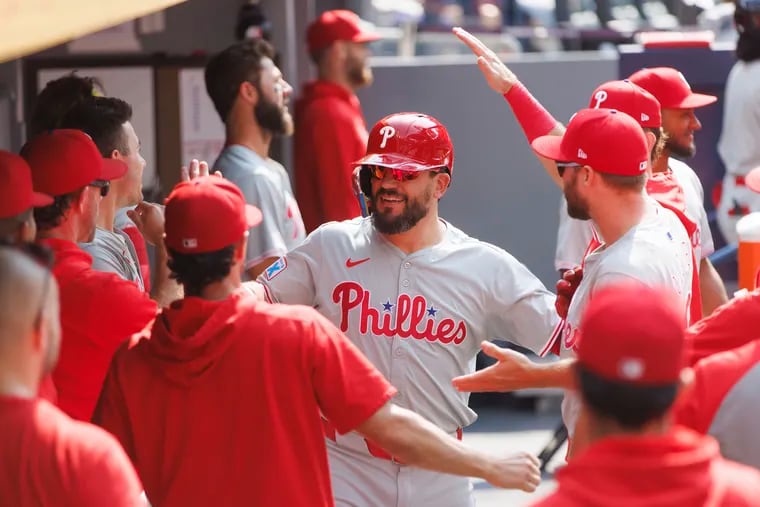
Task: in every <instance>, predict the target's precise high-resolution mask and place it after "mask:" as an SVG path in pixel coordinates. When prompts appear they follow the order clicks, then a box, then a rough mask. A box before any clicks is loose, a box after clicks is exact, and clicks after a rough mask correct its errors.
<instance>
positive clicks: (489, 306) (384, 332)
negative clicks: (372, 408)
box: [259, 218, 558, 506]
mask: <svg viewBox="0 0 760 507" xmlns="http://www.w3.org/2000/svg"><path fill="white" fill-rule="evenodd" d="M442 222H443V221H442ZM443 223H444V225H445V226H446V233H445V237H444V239H443V241H441V242H440V243H439V244H436V245H434V246H431V247H429V248H425V249H422V250H420V251H417V252H414V253H411V254H406V253H404V252H402V251H401V250H399V249H398V248H397V247H395V246H394V245H393V244H391V243H390V242H389V241H388V240H387V239H385V238H384V237H383V236H382V235H381V234H379V233H378V232H377V231H376V230H375V229H374V227H373V225H372V219H371V218H356V219H353V220H349V221H345V222H331V223H328V224H325V225H323V226H321V227H320V228H318V229H317V230H315V231H314V232H312V233H311V234H310V235H309V236H308V237H307V238H306V240H305V241H304V243H303V244H301V245H300V246H299V247H297V248H295V249H294V250H292V251H290V252H289V253H288V254H287V255H286V256H285V257H283V258H281V259H280V260H278V261H277V262H275V263H274V264H273V265H272V266H270V267H269V268H268V269H267V270H266V271H265V272H264V273H263V274H262V275H261V276H260V277H259V281H260V282H261V283H262V284H263V285H264V287H265V289H266V291H267V294H268V297H269V298H270V299H271V300H272V301H274V302H280V303H291V304H304V305H310V306H314V307H315V308H317V309H318V310H319V311H320V312H321V313H322V314H323V315H325V316H326V317H327V318H328V319H330V321H332V322H333V323H334V324H335V325H336V326H337V327H339V328H340V329H341V330H342V331H343V332H344V333H346V335H347V336H348V337H349V338H350V339H351V341H353V342H354V344H356V345H357V346H358V347H359V348H360V349H361V351H362V352H363V353H364V354H365V355H366V356H367V358H368V359H369V360H370V361H371V362H372V363H373V364H374V365H375V366H376V367H377V368H378V369H379V370H380V371H381V372H382V373H383V375H385V377H386V378H387V379H389V380H390V382H391V383H392V384H393V385H394V386H395V387H396V388H397V389H398V391H399V394H398V395H397V397H396V399H395V400H394V401H395V403H397V404H398V405H400V406H402V407H405V408H408V409H411V410H413V411H415V412H417V413H418V414H420V415H422V416H423V417H425V418H427V419H428V420H430V421H432V422H433V423H435V424H436V425H438V426H439V427H440V428H441V429H443V430H444V431H446V432H448V433H451V434H454V433H455V432H456V431H457V429H458V428H462V427H465V426H468V425H469V424H471V423H472V422H473V421H474V420H475V418H476V414H475V413H474V412H473V411H472V410H471V409H470V408H469V407H468V406H467V402H468V399H469V395H468V394H467V393H460V392H457V391H456V390H455V389H454V388H453V387H452V385H451V379H452V378H453V377H456V376H458V375H463V374H466V373H471V372H473V371H474V369H475V356H476V354H477V352H478V351H479V348H480V343H481V342H482V341H483V340H491V339H504V340H509V341H512V342H514V343H518V344H520V345H522V346H524V347H527V348H529V349H532V350H534V351H538V350H540V348H541V346H542V345H543V343H545V341H546V339H547V338H548V337H549V335H550V334H551V331H552V330H553V328H554V327H555V325H556V323H557V322H558V317H557V315H556V312H555V309H554V295H553V294H552V293H550V292H549V291H547V290H546V288H545V287H544V286H543V284H542V283H541V282H540V281H539V280H538V278H536V276H535V275H533V274H532V273H531V272H530V271H529V270H528V269H527V268H526V267H525V266H524V265H522V264H521V263H520V262H518V261H517V260H516V259H515V258H514V257H512V256H511V255H510V254H508V253H507V252H505V251H504V250H502V249H500V248H497V247H495V246H493V245H490V244H488V243H484V242H481V241H478V240H476V239H473V238H471V237H469V236H467V235H466V234H464V233H463V232H462V231H460V230H458V229H457V228H455V227H453V226H452V225H451V224H448V223H446V222H443ZM328 444H329V445H328V452H329V453H331V456H332V454H335V447H336V446H337V447H338V448H340V450H341V453H342V455H343V454H346V453H348V454H349V455H351V454H354V455H356V456H357V463H362V464H366V462H367V460H366V459H364V458H362V459H360V458H359V457H358V456H362V457H366V456H368V455H369V454H368V449H367V444H366V442H365V441H364V440H363V439H362V438H361V437H360V436H359V435H358V434H348V435H344V436H340V435H338V436H337V439H336V442H335V445H333V444H332V442H328ZM344 459H345V456H342V457H338V456H334V457H333V458H331V467H332V470H333V473H335V470H336V467H337V466H339V465H338V463H339V461H342V460H344ZM374 462H378V463H377V467H379V468H378V470H377V474H370V473H366V472H364V473H361V474H357V476H356V477H352V478H351V479H350V480H349V481H346V480H345V477H344V478H343V479H342V480H335V478H334V480H333V486H334V488H335V489H336V491H335V495H336V499H340V498H341V497H342V495H344V494H346V493H345V492H344V491H342V490H340V484H342V483H344V482H351V481H354V482H357V483H361V486H357V487H358V488H359V489H360V490H362V491H368V490H369V488H374V489H373V491H378V494H380V495H382V498H378V499H377V500H374V501H375V502H377V504H374V503H366V502H369V501H370V500H368V499H364V500H362V501H361V502H360V503H359V504H361V505H367V506H369V505H378V506H387V505H396V503H395V502H396V500H395V498H396V497H395V496H394V497H393V498H394V500H393V501H392V502H391V501H390V500H389V499H388V498H386V496H385V495H384V493H382V491H385V490H387V488H378V487H376V486H373V485H372V484H371V483H372V481H382V480H383V477H386V476H387V475H388V474H387V473H386V472H383V470H384V468H382V467H387V465H388V464H389V462H387V461H386V462H383V460H380V459H378V458H374V460H369V463H374ZM357 466H358V465H357ZM362 466H364V465H362ZM393 466H396V465H393ZM345 468H346V467H341V474H342V475H343V474H345V473H351V472H350V471H348V472H347V471H346V470H345ZM368 481H369V482H368ZM364 483H367V484H364ZM395 484H396V483H395V478H394V479H393V485H392V490H393V492H394V495H395V494H396V493H397V491H396V489H397V486H396V485H395ZM461 484H463V485H464V486H463V487H466V485H467V481H464V482H462V483H461ZM420 486H424V484H421V485H419V486H418V487H420ZM422 489H424V488H422ZM465 493H466V495H467V496H469V488H468V487H466V490H464V492H463V494H465ZM399 494H400V492H399ZM415 498H416V500H415ZM426 498H429V497H426ZM456 498H457V496H456V495H453V496H452V494H451V492H448V493H445V492H443V491H442V492H441V495H440V498H439V499H438V500H436V501H435V502H434V503H425V504H424V505H440V506H448V505H452V506H456V505H463V504H462V503H461V500H460V501H458V503H457V500H456ZM338 504H339V505H340V504H341V502H340V501H338ZM399 505H401V504H399ZM405 505H411V506H415V505H423V504H422V503H420V497H414V498H411V497H410V499H409V502H408V503H407V504H405Z"/></svg>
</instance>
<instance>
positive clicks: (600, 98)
mask: <svg viewBox="0 0 760 507" xmlns="http://www.w3.org/2000/svg"><path fill="white" fill-rule="evenodd" d="M594 100H595V101H596V104H594V109H599V106H601V105H602V102H604V101H605V100H607V92H606V91H604V90H599V91H598V92H596V93H595V94H594Z"/></svg>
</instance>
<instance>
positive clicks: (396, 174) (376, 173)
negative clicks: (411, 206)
mask: <svg viewBox="0 0 760 507" xmlns="http://www.w3.org/2000/svg"><path fill="white" fill-rule="evenodd" d="M367 167H369V170H370V174H371V175H372V177H373V178H375V179H378V180H382V179H385V175H386V174H389V173H390V175H391V176H392V177H393V179H394V180H396V181H412V180H416V179H417V178H419V177H420V175H421V174H423V173H426V172H428V171H404V170H402V169H391V168H390V167H383V166H379V165H370V166H367ZM430 172H431V173H432V174H438V173H440V172H441V169H437V170H432V171H430Z"/></svg>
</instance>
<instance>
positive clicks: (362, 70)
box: [348, 64, 374, 88]
mask: <svg viewBox="0 0 760 507" xmlns="http://www.w3.org/2000/svg"><path fill="white" fill-rule="evenodd" d="M373 79H374V77H373V76H372V69H370V68H368V67H365V66H364V65H361V64H357V65H353V64H352V65H351V67H349V68H348V80H349V81H350V82H351V84H352V85H354V87H355V88H362V87H365V86H369V85H371V84H372V81H373Z"/></svg>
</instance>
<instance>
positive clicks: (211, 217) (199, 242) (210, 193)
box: [164, 176, 262, 254]
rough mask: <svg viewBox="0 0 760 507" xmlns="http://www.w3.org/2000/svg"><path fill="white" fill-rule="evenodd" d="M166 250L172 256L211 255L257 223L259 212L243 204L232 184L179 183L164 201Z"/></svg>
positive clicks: (211, 179)
mask: <svg viewBox="0 0 760 507" xmlns="http://www.w3.org/2000/svg"><path fill="white" fill-rule="evenodd" d="M165 204H166V210H165V217H166V225H165V228H166V236H165V237H164V242H165V243H166V246H167V247H169V248H170V249H172V250H174V251H175V252H180V253H186V254H198V253H205V252H215V251H216V250H221V249H222V248H224V247H226V246H229V245H232V244H233V243H235V242H236V241H238V240H239V239H240V238H242V237H243V234H245V231H247V230H248V229H250V228H251V227H254V226H256V225H258V224H259V223H261V219H262V215H261V211H259V209H258V208H256V207H254V206H250V205H248V204H246V203H245V197H244V196H243V193H242V192H241V191H240V189H239V188H238V187H237V186H235V184H234V183H232V182H230V181H229V180H226V179H224V178H220V177H219V176H204V177H201V178H196V179H194V180H190V181H183V182H182V183H179V184H178V185H177V186H176V187H174V189H173V190H172V192H171V194H169V197H167V198H166V202H165Z"/></svg>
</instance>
